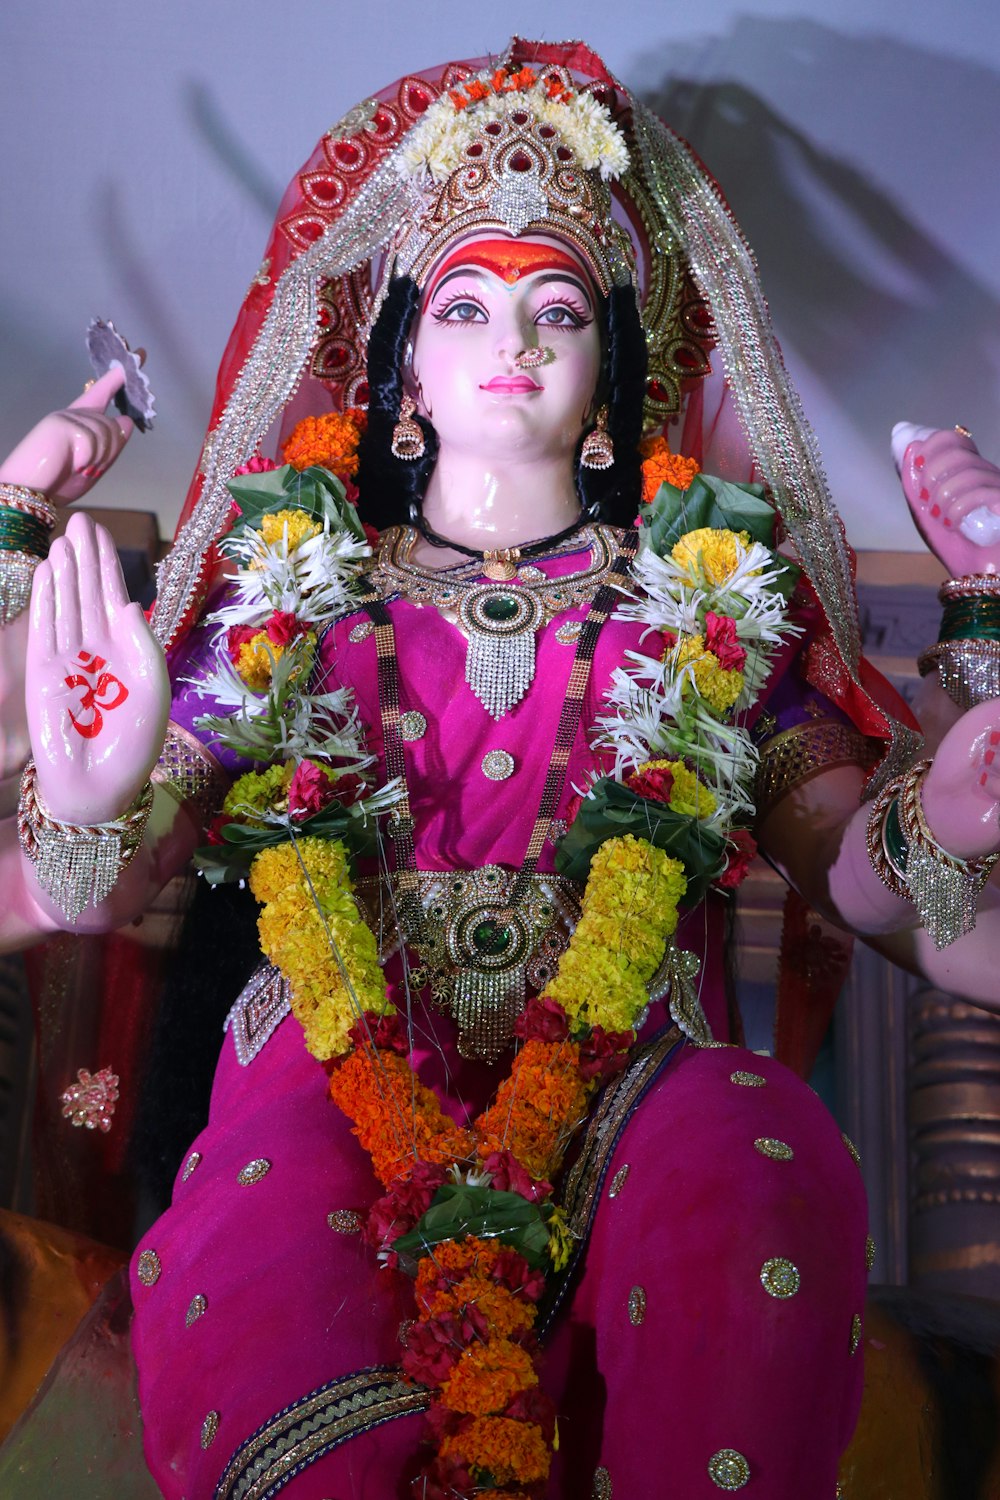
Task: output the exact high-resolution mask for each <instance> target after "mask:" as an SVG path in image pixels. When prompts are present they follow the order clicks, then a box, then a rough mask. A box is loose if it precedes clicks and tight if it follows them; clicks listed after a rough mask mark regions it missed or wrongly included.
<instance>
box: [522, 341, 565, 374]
mask: <svg viewBox="0 0 1000 1500" xmlns="http://www.w3.org/2000/svg"><path fill="white" fill-rule="evenodd" d="M555 357H556V352H555V350H554V349H550V348H549V346H548V345H546V346H545V347H544V348H543V347H542V345H541V344H536V345H535V347H534V348H533V349H522V350H521V352H520V353H519V354H515V355H514V368H515V369H517V370H537V369H539V368H540V366H542V365H550V364H551V363H552V361H553V360H554V359H555Z"/></svg>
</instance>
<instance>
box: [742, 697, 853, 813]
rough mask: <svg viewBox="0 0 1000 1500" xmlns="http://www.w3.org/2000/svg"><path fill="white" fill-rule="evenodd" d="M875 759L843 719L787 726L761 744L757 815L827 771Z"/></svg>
mask: <svg viewBox="0 0 1000 1500" xmlns="http://www.w3.org/2000/svg"><path fill="white" fill-rule="evenodd" d="M872 760H873V757H872V754H871V751H870V749H869V746H868V741H866V739H865V737H864V735H862V734H859V733H858V731H857V730H856V729H852V728H851V726H850V725H849V724H843V723H841V721H840V720H839V719H813V720H811V721H810V722H809V723H807V724H794V725H793V726H792V728H791V729H783V730H782V731H781V733H780V734H776V735H774V737H773V738H772V739H769V740H767V741H766V743H765V744H764V745H763V746H762V747H761V751H760V765H759V767H758V770H757V783H756V787H755V789H754V800H755V802H756V804H757V816H758V818H761V819H763V818H766V817H767V815H768V813H769V812H770V811H771V809H772V808H773V807H774V806H775V805H776V804H777V803H778V802H780V801H781V799H782V797H785V796H787V795H788V793H789V792H791V791H793V790H794V789H795V787H798V786H802V785H803V783H804V782H806V781H811V780H812V778H813V777H814V776H818V775H820V773H821V772H823V771H829V770H831V769H832V768H833V767H834V766H862V767H867V766H869V765H871V763H872Z"/></svg>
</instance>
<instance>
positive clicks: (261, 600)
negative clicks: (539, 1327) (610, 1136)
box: [197, 412, 794, 1500]
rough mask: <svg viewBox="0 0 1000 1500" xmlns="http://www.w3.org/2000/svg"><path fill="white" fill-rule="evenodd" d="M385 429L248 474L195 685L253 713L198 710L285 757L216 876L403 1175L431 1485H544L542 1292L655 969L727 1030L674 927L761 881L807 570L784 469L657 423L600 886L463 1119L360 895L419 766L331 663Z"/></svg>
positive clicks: (586, 809)
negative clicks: (717, 891) (431, 1080)
mask: <svg viewBox="0 0 1000 1500" xmlns="http://www.w3.org/2000/svg"><path fill="white" fill-rule="evenodd" d="M362 425H363V417H362V415H361V414H360V413H354V412H351V413H347V414H346V415H344V416H339V415H337V414H332V415H331V416H329V417H326V418H308V419H306V421H305V422H303V423H300V424H299V426H298V427H297V428H296V429H295V431H294V432H293V434H292V436H291V438H290V439H289V442H288V443H287V444H286V446H285V450H284V457H285V459H286V464H285V465H284V466H283V467H281V468H278V467H277V466H275V465H273V464H271V463H269V462H268V461H267V460H255V461H253V462H252V463H251V464H250V465H249V466H247V469H246V471H244V472H243V473H241V474H240V475H239V476H237V478H236V479H235V480H234V481H233V483H232V485H231V489H232V491H233V494H234V497H235V500H236V503H237V506H238V508H239V514H238V517H237V519H236V524H235V525H234V528H233V531H232V532H231V533H230V535H229V536H228V537H227V538H226V539H225V541H224V542H223V543H222V549H223V551H224V552H225V553H226V554H227V555H228V556H229V557H230V558H231V559H233V560H234V561H235V562H236V563H237V565H238V571H237V577H236V582H235V584H234V586H233V588H232V592H231V597H230V599H229V600H228V601H227V602H226V603H225V604H224V605H223V606H222V607H221V608H219V609H218V610H217V611H216V612H215V614H214V615H212V616H210V617H209V618H210V622H212V623H214V624H215V625H216V626H217V628H218V630H219V653H218V655H219V665H218V668H217V670H216V671H215V672H214V673H213V674H211V675H210V676H209V677H208V678H206V679H205V680H203V681H202V682H200V683H199V684H198V687H199V690H200V691H202V692H203V693H206V694H210V695H211V696H213V697H215V698H216V699H217V700H218V701H219V702H220V704H221V705H222V706H223V707H224V708H226V709H228V710H229V712H228V713H227V714H226V715H225V716H223V715H218V714H217V715H214V716H213V715H208V716H205V718H203V719H202V720H201V721H200V722H201V724H202V726H203V727H207V728H209V729H210V730H211V731H212V732H213V733H214V734H215V735H216V736H217V738H218V739H219V741H220V742H221V743H223V744H226V745H228V746H229V747H230V748H233V749H237V750H239V751H240V752H241V753H242V754H244V755H247V756H248V757H250V758H251V759H254V760H257V761H259V762H261V761H262V762H266V763H268V764H267V765H266V768H265V769H264V770H262V771H250V772H248V773H247V774H245V775H243V776H241V777H240V778H239V779H238V780H237V781H236V783H235V784H234V786H233V787H232V789H231V790H230V792H229V794H228V796H227V798H226V801H225V804H224V806H223V809H222V814H221V815H220V817H219V818H217V819H216V820H215V823H214V824H213V826H212V829H211V830H210V838H211V840H212V842H211V844H210V845H209V846H208V847H206V848H205V849H202V850H199V851H198V856H197V857H198V859H199V862H200V865H201V868H202V872H203V873H204V874H205V875H206V876H207V878H209V879H210V880H213V881H217V880H223V879H243V878H248V879H249V883H250V888H251V890H252V891H253V894H254V896H255V897H256V899H257V900H258V902H259V903H260V905H261V914H260V918H259V922H258V927H259V933H260V939H261V947H262V950H263V952H264V953H265V954H266V956H267V957H268V959H269V960H270V961H271V962H272V963H273V964H275V965H276V966H277V968H278V969H280V971H281V972H282V974H284V975H285V977H286V978H287V979H288V980H289V981H290V990H291V996H290V999H291V1006H292V1009H293V1012H294V1014H295V1015H296V1017H297V1019H298V1020H299V1022H300V1024H301V1025H302V1029H303V1033H304V1036H305V1041H306V1045H307V1047H308V1048H309V1050H310V1052H311V1053H313V1055H314V1056H316V1057H317V1058H319V1059H320V1060H321V1061H322V1062H323V1063H324V1065H325V1066H326V1069H327V1072H328V1074H329V1092H330V1097H331V1099H332V1100H333V1101H334V1102H335V1103H336V1104H337V1105H338V1106H339V1108H340V1109H341V1110H342V1111H343V1112H344V1114H345V1115H347V1117H348V1119H349V1120H350V1121H351V1124H352V1128H353V1132H354V1134H355V1136H356V1137H357V1139H358V1141H359V1142H360V1144H361V1145H362V1146H363V1147H364V1149H365V1150H366V1151H367V1152H368V1154H369V1156H370V1158H371V1162H372V1167H373V1170H374V1172H375V1175H376V1177H377V1178H378V1180H379V1182H380V1183H381V1184H382V1187H383V1189H384V1193H383V1196H381V1197H380V1198H379V1199H378V1200H377V1201H376V1202H375V1203H374V1204H373V1205H372V1208H371V1210H370V1212H369V1214H368V1218H367V1225H366V1235H367V1238H368V1241H369V1243H370V1244H371V1245H372V1246H373V1248H374V1249H375V1251H376V1252H377V1253H378V1255H379V1258H380V1259H381V1260H382V1262H383V1263H385V1264H386V1265H392V1266H401V1267H403V1268H404V1269H407V1270H410V1271H411V1272H412V1274H413V1275H414V1278H415V1294H416V1317H415V1319H414V1320H413V1321H412V1323H411V1324H410V1325H409V1327H408V1330H407V1331H406V1333H405V1335H404V1337H403V1347H402V1363H403V1368H404V1370H405V1371H406V1373H407V1375H408V1376H409V1377H410V1378H412V1379H413V1380H414V1381H417V1382H419V1383H420V1384H422V1385H424V1386H426V1387H427V1388H428V1389H429V1390H430V1392H431V1396H432V1399H431V1406H430V1415H429V1425H430V1431H431V1435H432V1437H433V1440H434V1443H435V1448H436V1451H435V1453H434V1456H433V1458H432V1459H431V1460H430V1461H429V1462H428V1463H427V1464H426V1465H425V1467H424V1469H423V1471H422V1473H421V1475H420V1476H419V1478H418V1479H417V1480H416V1481H415V1493H416V1494H417V1495H418V1496H420V1497H421V1500H425V1497H426V1500H446V1497H453V1496H456V1495H457V1496H462V1495H478V1496H479V1497H480V1500H500V1497H507V1500H510V1497H517V1496H519V1497H521V1500H528V1497H531V1496H540V1495H541V1494H542V1493H543V1492H544V1486H545V1481H546V1479H547V1476H548V1472H549V1467H550V1462H551V1454H552V1448H553V1444H554V1442H555V1432H556V1420H555V1409H554V1406H553V1403H552V1401H551V1400H550V1398H549V1397H548V1396H547V1395H546V1394H545V1393H544V1392H543V1390H542V1388H541V1385H540V1382H539V1370H538V1363H539V1356H538V1346H537V1339H536V1337H535V1334H534V1325H535V1322H536V1318H537V1308H538V1302H539V1299H540V1298H541V1296H542V1294H543V1292H544V1290H545V1287H546V1284H547V1279H548V1278H550V1277H551V1276H553V1275H554V1274H558V1273H559V1272H561V1271H563V1270H564V1269H565V1267H566V1266H567V1264H568V1262H569V1260H570V1258H571V1254H572V1250H573V1241H572V1237H571V1235H570V1233H569V1230H568V1226H567V1224H566V1221H565V1219H564V1217H563V1215H562V1212H561V1210H560V1209H559V1207H558V1206H557V1205H556V1202H555V1197H554V1187H553V1184H554V1183H555V1182H556V1180H557V1179H558V1176H559V1173H560V1169H561V1167H562V1164H563V1161H564V1158H565V1154H566V1151H567V1149H568V1147H569V1144H570V1142H571V1141H572V1139H573V1138H574V1136H575V1135H576V1133H577V1132H578V1130H579V1129H580V1126H581V1123H582V1122H583V1121H584V1120H585V1119H586V1117H587V1113H588V1109H589V1106H590V1101H591V1100H592V1098H593V1096H594V1094H595V1092H596V1091H597V1090H598V1089H599V1088H600V1086H601V1085H602V1084H603V1083H604V1082H605V1081H606V1080H607V1079H608V1078H609V1077H610V1076H612V1075H613V1074H614V1073H615V1072H616V1071H617V1070H619V1069H620V1068H621V1067H622V1066H623V1065H624V1062H625V1061H626V1059H627V1056H628V1050H629V1048H630V1046H631V1045H632V1043H633V1042H634V1040H635V1036H636V1033H637V1031H638V1029H639V1027H640V1026H641V1024H642V1019H643V1015H644V1013H645V1010H646V1007H647V1004H648V997H649V991H650V985H651V984H652V982H653V981H654V978H655V976H656V975H657V974H658V972H663V970H664V968H666V969H667V970H668V971H669V973H670V974H671V977H672V979H673V982H674V989H675V990H676V991H677V995H676V996H675V995H674V993H673V991H672V995H671V1003H672V1013H673V1014H674V1016H675V1019H678V1020H679V1021H680V1022H681V1024H682V1025H684V1026H685V1027H686V1029H688V1030H689V1033H690V1034H692V1035H694V1036H695V1037H696V1038H697V1039H700V1040H705V1039H707V1035H708V1034H707V1029H706V1028H704V1023H703V1021H702V1023H701V1024H700V1027H699V1025H698V1024H697V1023H694V1022H693V1020H692V1014H691V1013H690V1012H689V1013H687V1014H686V1015H685V1013H684V1011H683V1008H682V1007H681V1005H680V999H681V992H682V991H683V990H684V975H685V972H687V974H688V975H689V974H690V971H691V967H692V966H691V964H690V963H689V964H688V965H687V968H686V969H685V964H684V963H683V962H681V961H680V960H679V956H678V954H677V952H676V950H675V949H674V948H673V946H672V938H673V934H674V932H675V929H676V927H677V922H678V916H679V909H680V907H681V905H682V903H683V904H685V905H689V906H690V905H692V904H694V903H695V902H697V901H698V900H700V899H701V896H702V895H703V894H704V891H705V890H706V889H707V887H708V885H709V884H713V883H714V884H716V885H719V886H727V885H730V886H731V885H734V884H736V883H737V882H738V879H739V878H740V876H741V874H742V873H743V872H744V870H745V867H746V864H747V863H748V861H749V858H750V857H751V854H752V840H751V839H750V837H749V834H748V833H746V832H745V831H743V830H741V828H740V827H739V824H740V822H741V820H742V821H746V819H747V818H748V817H749V815H750V814H752V811H753V807H752V803H751V802H750V800H749V796H748V791H747V787H748V784H749V774H750V771H751V770H752V767H753V759H754V752H753V749H752V746H751V745H750V742H749V739H748V738H747V736H746V732H745V730H743V729H741V728H740V727H739V726H738V724H737V723H736V716H737V715H738V713H739V711H740V710H741V708H743V707H745V706H749V704H750V703H751V702H752V701H753V698H754V697H755V696H756V693H757V691H758V690H759V688H760V686H761V684H762V682H763V680H764V677H765V676H766V673H767V669H768V661H769V656H770V653H771V652H772V650H773V648H774V647H775V646H776V645H777V644H778V643H779V642H780V641H781V640H782V639H783V638H784V636H786V635H787V634H788V633H789V632H790V631H792V630H793V629H794V627H792V626H790V625H789V624H788V622H787V620H785V618H784V615H785V609H784V606H785V594H786V593H787V592H788V588H789V582H790V577H791V575H790V574H789V573H788V571H787V570H784V569H783V566H782V565H781V564H779V563H778V562H777V560H776V557H775V554H774V552H773V551H772V550H771V547H770V530H769V528H770V527H771V526H772V525H773V513H772V512H771V509H770V507H769V506H768V505H767V504H766V502H765V501H764V500H763V499H762V497H761V495H760V492H759V491H757V490H755V489H753V488H752V487H742V486H729V485H724V484H722V483H721V482H720V481H717V480H713V479H710V478H708V477H707V476H701V475H699V474H698V471H697V465H696V464H694V463H693V462H692V461H690V460H686V459H683V458H679V457H677V456H676V455H672V454H670V452H669V449H668V448H667V446H666V444H665V442H664V441H663V439H654V440H652V441H651V442H650V443H648V444H647V446H646V452H645V460H646V461H645V465H644V474H645V479H646V485H647V490H646V492H644V504H643V512H642V516H641V520H640V524H641V528H642V535H641V538H640V551H639V554H638V556H637V559H636V561H635V563H634V566H633V576H634V581H635V585H636V591H635V593H634V595H629V596H628V598H627V599H626V601H625V602H624V603H623V606H622V608H621V610H620V615H621V616H622V617H625V618H631V619H637V620H641V621H642V622H644V623H645V624H646V626H647V631H648V633H652V634H653V635H654V638H655V640H656V642H657V645H658V647H662V649H660V650H659V651H658V654H657V655H655V656H645V655H643V654H641V653H639V652H635V653H630V656H629V661H628V663H627V665H626V666H625V667H623V668H622V669H621V670H620V671H618V672H617V673H616V674H615V677H614V680H613V682H612V687H611V691H610V693H609V694H608V695H607V699H606V706H607V712H606V713H605V714H604V715H603V716H602V717H601V719H600V721H599V723H598V726H597V729H598V734H599V744H601V745H603V746H604V747H605V748H606V749H607V750H609V751H610V752H611V753H613V755H614V759H615V766H614V774H613V775H611V776H605V777H595V778H594V779H593V781H592V783H591V784H590V785H589V786H588V787H587V788H585V789H584V791H583V794H582V795H581V801H580V808H579V812H578V813H577V815H576V818H575V819H574V822H573V824H572V827H571V828H570V830H569V832H568V834H567V835H566V837H565V838H564V839H563V840H562V841H561V846H560V850H559V854H558V859H557V865H558V867H559V868H560V869H562V870H563V871H564V872H566V873H568V874H571V875H574V876H576V878H578V879H579V880H581V881H585V889H584V894H583V900H582V915H581V917H580V921H579V923H578V924H577V927H576V929H575V931H574V933H573V935H572V937H571V939H570V942H569V946H568V948H567V950H566V952H565V953H564V954H563V956H562V958H561V960H560V962H559V965H558V970H557V973H556V975H555V976H554V978H553V979H552V980H551V981H550V983H549V984H548V985H547V987H546V989H545V991H544V992H543V993H542V994H541V995H540V996H538V997H537V998H535V999H532V1000H531V1001H529V1003H528V1005H527V1007H526V1008H525V1010H524V1012H523V1014H522V1015H521V1017H520V1018H519V1020H518V1023H517V1027H516V1031H517V1037H518V1047H517V1051H516V1055H515V1057H514V1060H513V1062H512V1064H511V1067H510V1070H509V1072H508V1073H507V1075H506V1076H505V1077H503V1078H502V1079H501V1081H500V1083H499V1086H498V1088H497V1091H496V1094H495V1096H494V1099H493V1101H492V1102H491V1104H490V1105H489V1107H488V1108H486V1109H485V1110H484V1111H483V1112H482V1114H480V1115H479V1117H478V1118H477V1119H475V1120H474V1121H473V1122H472V1123H471V1124H470V1125H469V1126H468V1127H461V1126H459V1125H457V1124H456V1123H455V1122H454V1121H453V1120H452V1119H451V1118H450V1116H449V1115H448V1114H447V1113H446V1112H445V1111H444V1110H443V1109H442V1107H441V1104H440V1102H439V1100H438V1098H437V1096H436V1095H435V1093H434V1092H433V1090H432V1089H430V1088H428V1087H427V1086H426V1085H424V1084H423V1083H422V1082H421V1080H420V1079H419V1077H418V1076H417V1075H416V1073H415V1071H414V1069H413V1067H412V1066H411V1063H410V1061H409V1057H408V1051H409V1048H408V1043H407V1039H406V1035H405V1032H404V1029H403V1027H402V1026H401V1024H400V1017H399V1016H398V1015H397V1013H396V1009H395V1006H394V1005H393V1003H392V1002H391V1001H390V1000H389V999H388V997H387V995H386V989H385V983H384V978H383V975H382V972H381V969H380V967H379V962H378V953H377V949H376V944H375V939H374V937H373V935H372V933H371V932H370V930H369V929H368V927H367V926H366V925H365V923H364V922H363V921H362V919H361V917H360V916H359V913H358V909H357V906H356V904H355V901H354V898H353V894H352V875H351V859H352V855H356V854H358V853H360V852H364V851H366V850H370V849H371V848H372V847H373V844H374V825H375V820H376V818H377V816H378V815H379V814H381V813H383V812H385V811H386V810H388V809H389V808H391V807H392V805H393V803H394V800H395V799H396V797H397V796H398V788H396V787H394V786H392V785H391V784H390V785H388V786H383V787H381V788H375V787H374V786H373V784H372V779H371V772H372V765H373V761H372V758H371V757H370V756H368V755H367V754H366V751H365V747H364V741H363V736H362V733H361V729H360V726H359V725H358V722H357V718H356V714H355V711H354V707H353V704H352V702H351V700H350V697H349V694H348V693H346V692H344V691H340V692H338V693H315V692H313V691H312V690H311V688H310V684H309V675H310V671H311V668H312V665H313V661H314V658H315V650H316V642H317V634H318V631H319V630H320V629H321V628H323V627H324V626H325V625H327V624H330V623H332V621H333V620H335V619H337V618H342V617H344V616H346V615H349V614H351V613H353V612H354V611H355V609H356V608H357V605H356V603H355V599H356V597H357V595H358V594H359V593H360V592H362V584H361V577H362V568H363V564H364V562H365V560H366V558H367V557H368V556H369V555H370V552H371V548H370V546H369V544H368V542H369V539H368V537H366V535H365V533H364V530H363V528H362V527H361V525H360V524H359V522H358V519H357V516H356V513H355V511H354V505H353V502H354V500H355V499H356V495H355V494H353V493H352V487H350V488H349V486H350V481H351V479H352V478H353V474H354V472H355V471H356V448H357V441H358V437H359V436H360V431H361V429H362ZM694 967H695V968H696V967H697V965H696V961H695V963H694Z"/></svg>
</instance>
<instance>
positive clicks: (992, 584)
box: [917, 573, 1000, 709]
mask: <svg viewBox="0 0 1000 1500" xmlns="http://www.w3.org/2000/svg"><path fill="white" fill-rule="evenodd" d="M938 598H939V599H940V600H941V604H942V606H943V613H942V615H941V629H940V631H939V633H938V640H937V642H936V644H935V645H933V646H929V647H928V649H927V650H926V651H923V652H921V654H920V656H919V658H918V661H917V665H918V666H919V668H920V675H921V676H922V677H928V676H930V674H931V673H932V672H936V673H937V676H938V681H939V682H940V684H941V686H942V687H943V688H944V690H945V692H946V693H947V694H948V697H949V698H950V699H951V700H952V702H953V703H957V704H958V707H959V708H962V709H968V708H974V707H975V705H976V704H977V703H985V702H987V701H988V700H989V699H991V698H997V697H1000V576H998V575H997V574H995V573H973V574H971V575H970V576H969V577H967V578H950V579H949V580H948V582H947V583H944V584H942V585H941V588H940V591H939V593H938Z"/></svg>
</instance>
